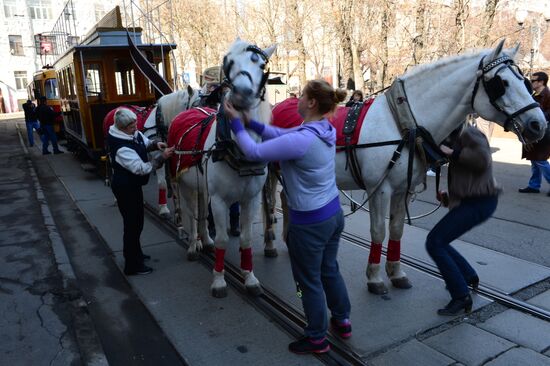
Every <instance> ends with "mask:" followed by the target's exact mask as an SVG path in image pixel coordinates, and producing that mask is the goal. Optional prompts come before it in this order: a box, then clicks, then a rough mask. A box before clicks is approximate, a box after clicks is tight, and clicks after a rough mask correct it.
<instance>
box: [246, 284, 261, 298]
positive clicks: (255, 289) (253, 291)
mask: <svg viewBox="0 0 550 366" xmlns="http://www.w3.org/2000/svg"><path fill="white" fill-rule="evenodd" d="M246 291H247V292H248V293H249V294H250V295H252V296H255V297H258V296H260V295H263V293H264V290H262V286H260V285H258V286H249V287H247V288H246Z"/></svg>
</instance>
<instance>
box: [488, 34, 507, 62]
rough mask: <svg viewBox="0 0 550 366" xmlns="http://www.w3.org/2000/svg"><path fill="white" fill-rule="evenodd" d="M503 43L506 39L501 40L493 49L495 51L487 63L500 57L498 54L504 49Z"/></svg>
mask: <svg viewBox="0 0 550 366" xmlns="http://www.w3.org/2000/svg"><path fill="white" fill-rule="evenodd" d="M505 41H506V38H503V39H502V40H501V41H500V42H498V45H497V47H496V48H495V50H494V51H493V53H492V54H491V57H489V59H488V60H489V61H493V60H494V59H495V58H497V57H498V55H500V53H501V52H502V48H503V47H504V42H505Z"/></svg>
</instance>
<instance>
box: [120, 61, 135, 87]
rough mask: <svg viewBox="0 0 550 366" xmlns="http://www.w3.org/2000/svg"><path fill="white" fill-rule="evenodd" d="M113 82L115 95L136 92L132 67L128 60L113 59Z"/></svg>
mask: <svg viewBox="0 0 550 366" xmlns="http://www.w3.org/2000/svg"><path fill="white" fill-rule="evenodd" d="M115 82H116V93H117V95H134V94H136V81H135V78H134V67H133V65H132V64H131V63H130V62H128V61H126V60H119V59H115Z"/></svg>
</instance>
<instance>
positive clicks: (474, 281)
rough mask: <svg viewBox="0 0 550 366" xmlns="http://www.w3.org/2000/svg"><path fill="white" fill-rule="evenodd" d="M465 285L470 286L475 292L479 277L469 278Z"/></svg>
mask: <svg viewBox="0 0 550 366" xmlns="http://www.w3.org/2000/svg"><path fill="white" fill-rule="evenodd" d="M466 283H467V284H468V286H472V288H473V289H474V290H477V289H478V288H479V277H478V276H477V275H476V276H473V277H470V279H468V280H467V281H466Z"/></svg>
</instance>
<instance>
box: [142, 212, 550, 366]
mask: <svg viewBox="0 0 550 366" xmlns="http://www.w3.org/2000/svg"><path fill="white" fill-rule="evenodd" d="M277 210H278V212H279V213H281V212H282V211H281V210H280V209H279V208H278V209H277ZM146 212H147V214H148V215H149V216H150V217H151V218H152V219H153V220H154V221H155V223H156V224H157V225H158V226H159V227H161V228H162V229H163V230H165V231H166V232H167V233H168V234H169V235H171V236H172V237H173V238H174V240H175V241H176V242H177V243H178V244H179V245H181V246H182V247H184V248H187V243H186V241H185V240H181V239H180V238H179V235H178V228H177V227H176V225H175V224H174V223H172V222H171V221H167V220H165V219H162V218H161V217H160V216H158V214H157V213H156V208H154V207H153V206H151V205H150V204H148V203H146ZM341 238H342V240H343V241H344V242H348V243H349V244H351V245H355V246H357V247H360V248H363V249H365V250H367V249H370V241H369V240H367V239H365V238H363V237H361V236H358V235H355V234H351V233H349V232H345V231H344V232H343V233H342V237H341ZM383 254H384V255H386V252H385V251H383ZM199 261H200V262H201V263H203V264H204V265H205V266H206V267H207V268H209V269H212V268H213V266H214V256H213V254H212V253H208V252H203V253H201V255H200V257H199ZM401 261H402V263H403V264H405V265H407V266H410V267H412V268H414V269H416V270H418V271H421V272H422V273H425V274H428V275H430V276H433V277H436V278H441V275H440V274H439V272H438V270H437V268H436V267H435V266H434V265H433V264H431V263H428V262H426V261H423V260H420V259H418V258H415V257H412V256H408V255H405V254H402V255H401ZM225 271H226V281H227V282H228V284H229V285H230V286H231V287H232V288H233V289H234V290H235V291H236V292H237V293H238V294H239V295H240V296H242V297H243V298H244V299H245V300H246V301H248V302H249V303H251V304H252V305H253V306H254V307H255V308H256V309H258V310H259V311H261V312H262V313H263V314H264V315H265V316H267V317H268V318H269V319H270V320H272V321H273V322H275V323H276V324H277V325H279V326H280V327H281V328H282V329H284V330H285V331H286V332H287V333H288V334H290V335H291V336H293V337H299V336H300V335H301V334H302V328H303V327H304V326H305V318H304V315H303V314H302V312H301V310H299V309H297V308H296V307H295V306H294V305H292V304H290V303H289V302H288V301H285V300H284V299H283V298H281V297H279V296H278V295H276V293H275V292H274V291H273V290H271V289H270V288H269V287H268V286H265V285H264V284H262V288H263V290H264V293H263V294H262V295H260V296H258V297H252V296H250V295H249V294H248V293H247V291H246V288H245V287H244V284H243V278H242V276H241V271H240V269H239V268H238V266H235V265H233V264H231V263H229V262H228V261H226V263H225ZM475 291H476V292H477V293H478V294H479V295H481V296H483V297H485V298H488V299H490V300H492V301H494V302H496V303H499V304H502V305H504V306H506V307H507V308H510V309H515V310H518V311H520V312H522V313H526V314H529V315H532V316H535V317H537V318H540V319H543V320H546V321H550V312H549V311H548V310H546V309H543V308H540V307H537V306H535V305H532V304H529V303H527V302H526V301H523V300H520V299H517V298H515V297H513V296H511V295H509V294H506V293H504V292H502V291H500V290H498V289H496V288H494V287H491V286H489V285H487V284H484V283H483V282H481V283H480V284H479V288H478V289H476V290H475ZM328 339H329V342H330V344H331V349H332V350H331V351H330V352H329V353H327V354H322V355H316V357H317V358H318V359H319V360H320V361H321V362H323V363H325V364H327V365H366V361H365V360H364V359H363V358H362V357H361V355H360V354H358V353H357V352H355V351H354V350H353V349H352V348H351V347H349V346H348V345H347V344H346V343H345V342H343V341H342V340H340V339H339V338H338V337H336V336H334V335H332V334H329V336H328Z"/></svg>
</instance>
